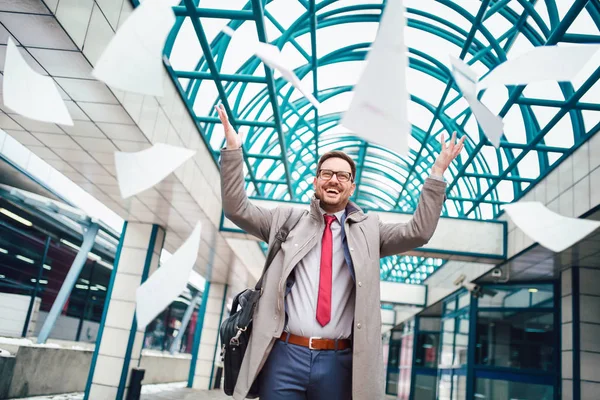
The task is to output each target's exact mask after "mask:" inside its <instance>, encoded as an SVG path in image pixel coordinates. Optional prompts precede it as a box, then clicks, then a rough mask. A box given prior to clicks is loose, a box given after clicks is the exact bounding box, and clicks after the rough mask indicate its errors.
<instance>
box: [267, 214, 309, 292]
mask: <svg viewBox="0 0 600 400" xmlns="http://www.w3.org/2000/svg"><path fill="white" fill-rule="evenodd" d="M306 213H307V211H303V212H301V213H298V214H297V215H296V216H295V217H294V216H293V214H294V210H293V209H292V211H291V212H290V215H289V216H288V218H287V219H286V220H285V222H284V223H283V225H282V226H281V228H279V230H278V231H277V233H276V234H275V241H274V242H273V244H272V245H271V246H269V251H268V253H267V259H266V261H265V266H264V267H263V272H262V274H261V276H260V279H259V280H258V282H256V286H255V289H256V290H262V285H263V279H264V277H265V274H266V273H267V269H269V266H270V265H271V263H272V262H273V259H274V258H275V256H276V255H277V252H278V251H279V249H281V244H282V243H283V242H285V241H286V240H287V237H288V234H289V233H290V232H291V230H292V229H294V227H295V226H296V225H297V224H298V222H300V219H301V218H302V217H303V216H304V215H305V214H306Z"/></svg>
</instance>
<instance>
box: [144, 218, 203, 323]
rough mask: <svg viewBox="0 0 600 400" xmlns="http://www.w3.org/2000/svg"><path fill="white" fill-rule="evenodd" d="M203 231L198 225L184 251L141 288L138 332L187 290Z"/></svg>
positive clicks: (171, 259)
mask: <svg viewBox="0 0 600 400" xmlns="http://www.w3.org/2000/svg"><path fill="white" fill-rule="evenodd" d="M200 231H201V224H200V222H198V223H197V224H196V227H195V228H194V231H193V232H192V234H191V235H190V236H189V237H188V238H187V240H186V241H185V242H184V243H183V244H182V245H181V247H180V248H179V249H177V251H176V252H175V253H173V255H172V256H171V257H170V258H169V259H168V260H167V262H166V263H164V264H163V265H162V266H161V267H160V268H158V269H157V270H156V271H155V272H154V273H153V274H152V275H150V277H149V278H148V279H147V280H146V282H144V283H143V284H142V285H141V286H140V287H139V288H137V290H136V293H135V296H136V307H135V315H136V318H137V323H138V329H144V328H145V327H146V326H147V325H148V324H149V323H150V322H151V321H152V320H153V319H154V318H155V317H156V316H157V315H158V314H160V313H161V312H162V311H163V310H164V309H165V308H167V307H168V306H169V304H171V303H172V302H173V300H175V299H176V298H177V296H179V295H180V294H181V293H182V292H183V291H184V290H185V288H186V285H187V282H188V280H189V279H190V273H191V272H192V269H193V268H194V264H195V263H196V258H197V257H198V248H199V247H200Z"/></svg>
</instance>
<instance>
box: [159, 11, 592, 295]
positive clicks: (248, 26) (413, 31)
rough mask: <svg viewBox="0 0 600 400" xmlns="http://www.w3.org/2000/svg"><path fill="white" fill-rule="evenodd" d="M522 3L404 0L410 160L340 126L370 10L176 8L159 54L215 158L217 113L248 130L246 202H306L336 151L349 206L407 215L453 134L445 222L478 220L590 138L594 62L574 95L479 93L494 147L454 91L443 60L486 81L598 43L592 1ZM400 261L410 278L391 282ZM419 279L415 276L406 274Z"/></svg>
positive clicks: (540, 90) (553, 88) (568, 90)
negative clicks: (492, 116) (270, 51)
mask: <svg viewBox="0 0 600 400" xmlns="http://www.w3.org/2000/svg"><path fill="white" fill-rule="evenodd" d="M531 3H532V2H528V1H525V0H512V1H495V0H483V1H476V0H460V1H456V0H452V1H451V0H438V1H422V0H405V1H404V4H405V6H406V7H407V10H406V14H405V15H406V17H407V27H406V30H405V32H404V33H403V34H404V37H405V41H406V44H407V46H408V51H409V54H408V56H409V66H408V69H407V70H406V76H407V89H408V92H409V93H410V95H411V102H410V104H409V110H408V111H409V121H410V122H411V124H412V132H411V136H410V139H409V143H410V151H409V153H408V154H407V155H405V156H403V157H400V156H398V155H396V154H394V153H393V152H391V151H388V150H387V149H384V148H381V147H380V146H378V145H376V144H374V143H367V142H365V141H364V140H362V139H360V138H356V137H355V136H353V135H352V133H351V132H349V131H348V130H347V129H345V128H344V127H342V126H341V125H340V119H341V117H342V115H343V113H344V112H345V111H346V110H347V108H348V106H349V104H350V101H351V98H352V88H353V86H354V85H355V84H356V82H357V81H358V79H359V77H360V74H361V72H362V71H363V70H364V67H365V61H364V60H365V57H366V55H367V52H368V50H369V46H370V44H371V43H372V41H373V40H374V39H375V37H376V34H377V30H378V20H379V17H380V15H381V10H382V9H383V8H384V4H383V2H382V1H381V0H370V1H365V0H344V1H333V0H322V1H311V0H275V1H268V0H267V1H263V0H249V1H248V0H227V1H222V0H202V1H201V2H199V6H196V5H195V4H196V3H194V2H192V1H190V0H186V1H184V2H182V5H183V6H184V7H180V8H184V9H185V12H183V13H182V12H180V13H179V14H178V17H177V22H176V24H175V26H174V28H173V32H172V35H171V36H170V39H169V40H168V41H167V44H166V47H165V55H166V56H167V57H168V58H169V63H170V65H167V69H168V70H169V72H170V73H171V75H172V76H173V78H174V79H179V80H180V82H182V87H183V91H184V92H183V93H182V96H183V97H184V99H186V101H187V102H188V103H189V105H190V109H192V110H193V113H194V115H193V116H194V118H196V120H197V121H198V129H199V131H200V134H201V136H202V138H203V139H204V140H205V142H206V143H207V144H208V145H209V147H210V148H211V149H212V150H213V155H214V157H215V158H217V157H218V150H219V149H220V147H221V146H222V145H223V132H222V128H221V127H220V126H219V125H218V123H217V122H218V118H217V117H216V113H215V112H214V110H213V106H214V105H215V104H217V103H218V102H223V104H224V105H225V107H226V109H227V111H228V113H229V116H230V119H231V120H232V121H233V123H234V126H236V128H237V129H238V130H240V131H246V132H247V137H246V143H245V151H246V153H247V154H250V155H251V157H247V158H246V159H247V162H246V164H245V166H246V168H247V169H248V174H247V184H248V192H249V193H250V194H252V195H255V196H257V197H262V198H271V199H278V200H285V199H293V200H296V201H308V200H309V196H310V195H311V194H312V179H313V176H314V169H315V167H316V160H317V156H318V154H323V153H324V152H326V151H328V150H332V149H341V150H344V151H347V152H348V153H349V154H351V156H353V157H354V158H355V160H356V162H357V185H358V190H357V191H356V197H355V198H354V201H356V202H357V203H358V204H359V205H361V206H363V207H367V208H379V209H385V210H395V211H404V212H413V211H414V207H415V206H416V199H417V198H418V196H419V193H420V189H421V187H422V184H423V182H424V179H425V178H426V176H427V174H428V173H429V170H430V167H431V164H432V163H433V162H434V160H435V157H436V156H437V154H438V153H439V151H440V146H439V137H440V135H441V134H445V136H446V137H448V136H449V135H450V134H451V132H452V131H454V130H456V131H457V132H458V135H459V137H461V136H467V140H466V142H465V151H464V152H463V154H461V156H460V157H459V158H458V159H457V160H456V161H455V163H454V164H453V165H452V166H451V167H450V168H449V171H448V173H447V175H446V176H445V178H446V180H447V181H448V182H449V187H448V199H449V200H448V201H447V202H446V204H445V207H444V211H443V212H444V214H445V215H448V216H454V217H463V218H473V219H490V218H495V217H497V216H498V215H499V213H501V212H502V205H503V204H504V203H506V202H510V201H513V200H518V199H519V198H520V197H522V196H523V195H524V194H525V193H527V191H528V190H529V188H530V187H531V186H532V185H533V184H535V183H536V181H537V180H539V179H542V178H543V177H544V176H546V175H547V174H548V173H549V172H550V171H551V170H552V168H554V167H555V166H556V165H558V163H559V162H560V161H562V159H563V158H564V157H567V156H568V155H569V154H570V153H571V152H572V151H573V149H575V148H577V147H579V146H581V145H582V144H583V143H585V141H586V140H588V139H589V137H591V136H592V135H593V134H595V133H596V132H597V131H598V130H600V128H599V126H598V122H600V116H599V114H600V107H598V105H597V104H598V102H599V99H600V82H598V79H599V78H600V70H599V68H598V67H597V65H598V64H599V63H597V64H592V66H591V68H590V70H589V71H585V73H584V74H583V79H581V80H580V81H579V82H576V83H575V84H574V85H570V84H560V85H559V84H556V83H540V84H532V85H528V86H527V87H512V88H508V89H507V88H504V87H499V88H495V87H494V88H489V89H487V90H486V91H485V92H484V93H483V94H482V95H481V101H482V102H483V103H484V104H486V105H487V106H488V107H489V108H490V109H491V110H492V112H494V113H496V114H499V115H500V116H501V117H503V119H504V125H505V129H504V133H505V135H504V137H503V138H502V141H501V145H500V147H499V148H498V149H495V148H494V147H492V146H491V144H490V143H489V142H488V141H487V139H486V138H485V136H484V135H483V134H482V133H481V131H480V129H479V126H478V124H477V122H476V121H475V119H474V117H473V116H472V114H471V112H470V110H469V108H468V107H467V104H466V102H465V100H464V99H463V98H462V97H461V96H460V94H459V92H458V91H457V90H456V89H455V85H454V82H453V81H452V79H451V78H450V74H449V67H450V63H449V56H450V55H452V56H455V57H459V56H462V57H461V58H463V59H464V60H465V61H466V62H467V63H469V64H471V65H472V67H473V69H474V70H475V71H477V73H478V74H480V75H485V74H486V73H488V72H489V71H490V70H491V69H493V68H495V67H496V66H497V65H498V64H500V63H502V62H503V61H504V60H506V59H512V58H515V57H517V56H519V55H520V54H523V53H524V52H526V51H528V50H530V49H531V48H533V47H534V46H541V45H554V44H558V45H573V44H574V43H599V42H600V31H599V27H600V6H599V5H598V3H597V2H591V1H581V0H574V1H563V0H538V1H537V2H533V4H531ZM192 15H193V16H194V18H197V17H198V16H199V17H200V18H199V22H200V24H199V25H200V27H199V29H200V32H197V31H196V29H194V26H193V25H192V24H191V19H190V17H189V16H192ZM313 17H314V18H313ZM225 25H229V26H230V27H231V28H233V29H234V30H235V33H234V35H233V37H232V38H230V37H228V36H226V35H224V34H222V33H221V31H222V29H223V27H224V26H225ZM199 33H202V35H200V34H199ZM204 37H205V38H204ZM259 41H263V42H265V41H266V42H270V43H272V44H275V45H277V46H278V47H279V48H281V49H282V50H281V51H282V54H283V57H284V58H285V60H286V62H287V63H289V65H290V66H292V67H293V68H295V72H296V74H297V75H298V76H299V78H300V79H301V80H302V83H303V84H304V85H305V87H306V88H308V89H309V90H311V91H313V92H315V95H316V96H317V97H318V99H319V100H320V101H321V103H322V107H321V110H320V111H319V113H318V114H317V112H316V111H315V110H314V108H313V107H312V106H311V105H310V104H309V103H308V102H307V101H306V99H305V98H304V97H303V96H302V95H301V94H300V92H299V91H298V90H296V89H295V88H293V87H292V86H291V85H290V84H289V83H287V82H286V81H284V80H283V79H282V78H281V77H280V75H279V74H278V73H273V72H272V71H271V70H270V69H265V66H264V65H263V64H262V63H261V62H260V60H258V59H257V58H256V57H255V56H253V54H254V51H255V50H254V49H255V46H256V44H257V43H258V42H259ZM315 77H316V82H314V81H315ZM403 260H404V261H403ZM401 262H402V263H404V265H405V266H406V265H408V266H411V268H412V270H409V269H408V268H406V269H405V270H402V269H401V268H400V266H401V265H402V264H400V263H401ZM427 262H429V263H430V264H431V265H429V264H427ZM436 263H437V264H436ZM438 264H439V265H441V261H440V260H432V261H426V260H424V259H419V258H415V259H414V260H413V259H412V258H390V259H388V260H385V261H383V262H382V278H383V277H384V273H383V271H387V272H386V273H385V279H390V280H399V281H400V280H401V279H404V281H407V282H409V283H410V282H412V283H420V282H422V279H425V278H426V276H428V274H429V273H431V272H433V270H435V269H436V268H438V267H439V265H438ZM390 266H393V267H390ZM420 267H424V268H425V269H424V270H423V272H418V274H419V275H416V273H417V272H414V271H420V270H419V268H420ZM386 268H387V269H386ZM429 268H432V270H431V271H430V272H428V271H429ZM392 272H394V273H392ZM403 272H405V275H406V276H403Z"/></svg>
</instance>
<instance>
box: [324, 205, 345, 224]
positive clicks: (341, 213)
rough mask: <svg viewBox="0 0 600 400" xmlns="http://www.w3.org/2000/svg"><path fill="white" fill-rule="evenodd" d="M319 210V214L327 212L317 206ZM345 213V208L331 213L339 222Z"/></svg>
mask: <svg viewBox="0 0 600 400" xmlns="http://www.w3.org/2000/svg"><path fill="white" fill-rule="evenodd" d="M319 210H320V211H321V215H325V214H327V212H325V210H323V209H322V208H321V207H319ZM345 213H346V210H341V211H338V212H336V213H334V214H333V215H334V216H335V219H336V221H338V222H340V221H341V220H342V217H343V216H344V214H345Z"/></svg>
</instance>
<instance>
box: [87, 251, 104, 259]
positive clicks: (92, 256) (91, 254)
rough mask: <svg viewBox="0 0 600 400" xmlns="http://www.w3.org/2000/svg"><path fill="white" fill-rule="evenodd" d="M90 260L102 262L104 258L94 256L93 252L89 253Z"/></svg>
mask: <svg viewBox="0 0 600 400" xmlns="http://www.w3.org/2000/svg"><path fill="white" fill-rule="evenodd" d="M88 258H90V259H92V260H94V261H100V260H102V257H100V256H99V255H98V254H94V253H92V252H91V251H90V252H89V253H88Z"/></svg>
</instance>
